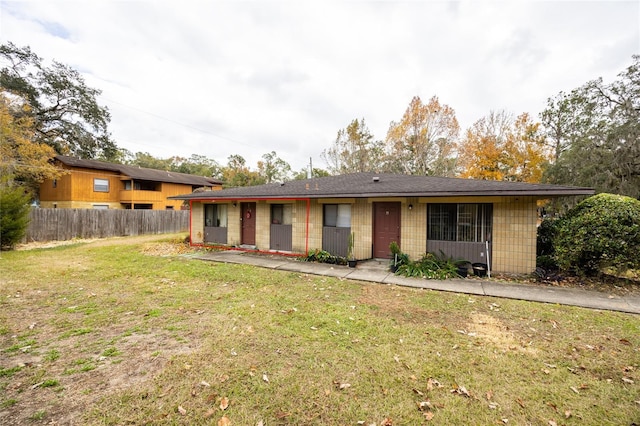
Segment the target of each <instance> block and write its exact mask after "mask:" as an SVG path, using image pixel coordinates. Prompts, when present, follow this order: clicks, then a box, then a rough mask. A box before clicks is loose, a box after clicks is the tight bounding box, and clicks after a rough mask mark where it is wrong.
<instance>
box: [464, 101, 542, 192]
mask: <svg viewBox="0 0 640 426" xmlns="http://www.w3.org/2000/svg"><path fill="white" fill-rule="evenodd" d="M547 151H548V150H547V149H546V147H545V145H544V139H543V138H542V136H541V134H540V131H539V124H538V123H534V122H532V121H531V118H530V117H529V115H528V114H527V113H523V114H521V115H519V116H518V117H517V118H515V119H514V118H513V116H512V115H511V114H509V113H507V112H505V111H499V112H494V111H492V112H490V113H489V115H488V116H486V117H483V118H481V119H480V120H478V121H476V122H475V123H474V124H473V126H472V127H471V128H469V129H468V130H467V133H466V136H465V138H464V139H463V141H462V143H461V148H460V156H459V157H458V165H459V167H460V168H461V170H462V171H461V173H460V176H461V177H465V178H474V179H485V180H504V181H516V182H540V180H541V179H542V173H543V171H544V167H545V165H546V163H547V161H548V153H547Z"/></svg>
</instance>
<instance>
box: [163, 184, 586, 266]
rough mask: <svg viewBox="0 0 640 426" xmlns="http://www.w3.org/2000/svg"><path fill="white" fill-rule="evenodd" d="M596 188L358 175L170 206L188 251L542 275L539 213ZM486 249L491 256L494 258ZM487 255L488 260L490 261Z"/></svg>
mask: <svg viewBox="0 0 640 426" xmlns="http://www.w3.org/2000/svg"><path fill="white" fill-rule="evenodd" d="M593 193H594V191H593V190H592V189H590V188H579V187H571V186H558V185H548V184H529V183H520V182H498V181H488V180H471V179H457V178H445V177H434V176H410V175H397V174H385V173H353V174H346V175H340V176H331V177H322V178H313V179H306V180H297V181H289V182H284V183H275V184H267V185H260V186H251V187H238V188H231V189H224V190H221V191H215V192H205V193H191V194H185V195H180V196H177V197H172V198H175V199H179V200H188V201H189V204H190V207H191V218H190V234H191V235H190V236H191V244H193V245H202V246H208V245H210V246H226V247H233V248H237V249H246V250H259V251H267V252H276V253H283V254H300V255H305V254H307V253H308V252H309V251H310V250H313V249H323V250H326V251H328V252H330V253H332V254H335V255H341V256H344V255H346V253H347V245H348V241H349V236H350V234H351V233H353V236H354V241H355V244H354V254H355V257H356V258H357V259H360V260H362V259H370V258H390V256H391V254H390V250H389V244H390V243H391V242H394V241H395V242H397V243H398V244H399V245H400V248H401V250H402V251H403V252H405V253H407V254H408V255H409V256H410V257H411V258H412V259H417V258H419V257H420V256H422V255H423V254H424V253H426V252H434V253H439V252H440V251H442V252H443V253H445V254H446V255H448V256H452V257H454V258H457V259H466V260H468V261H470V262H481V263H489V262H490V266H491V269H492V270H493V271H496V272H504V273H530V272H532V271H533V270H534V269H535V266H536V227H537V220H538V215H537V204H536V202H537V201H538V200H541V199H549V198H553V197H559V196H584V195H591V194H593ZM487 247H488V250H487ZM487 255H488V257H489V260H487Z"/></svg>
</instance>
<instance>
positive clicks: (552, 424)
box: [549, 420, 558, 426]
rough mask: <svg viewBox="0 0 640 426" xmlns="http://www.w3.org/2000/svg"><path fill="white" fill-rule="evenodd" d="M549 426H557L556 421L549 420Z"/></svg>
mask: <svg viewBox="0 0 640 426" xmlns="http://www.w3.org/2000/svg"><path fill="white" fill-rule="evenodd" d="M549 426H558V423H556V422H554V421H553V420H549Z"/></svg>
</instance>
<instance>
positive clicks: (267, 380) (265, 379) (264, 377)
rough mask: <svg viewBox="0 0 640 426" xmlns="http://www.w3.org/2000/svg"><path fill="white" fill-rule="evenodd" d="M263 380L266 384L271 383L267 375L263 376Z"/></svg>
mask: <svg viewBox="0 0 640 426" xmlns="http://www.w3.org/2000/svg"><path fill="white" fill-rule="evenodd" d="M262 380H264V381H265V382H267V383H269V377H268V376H267V373H263V374H262Z"/></svg>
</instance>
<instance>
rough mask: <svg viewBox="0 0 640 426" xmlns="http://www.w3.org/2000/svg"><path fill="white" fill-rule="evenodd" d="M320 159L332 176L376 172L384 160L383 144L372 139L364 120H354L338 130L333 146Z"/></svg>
mask: <svg viewBox="0 0 640 426" xmlns="http://www.w3.org/2000/svg"><path fill="white" fill-rule="evenodd" d="M322 159H323V160H324V161H325V162H326V163H327V165H328V167H329V172H330V173H331V174H334V175H340V174H345V173H356V172H373V171H378V170H380V169H381V167H382V163H383V159H384V144H383V143H382V142H381V141H376V140H375V139H374V137H373V135H372V134H371V132H370V131H369V128H368V127H367V125H366V123H365V121H364V118H362V119H360V120H358V119H354V120H353V121H351V123H350V124H349V125H348V126H347V127H346V128H345V129H340V130H338V135H337V136H336V140H335V142H334V143H333V145H332V146H331V147H330V148H329V149H326V150H324V151H323V152H322Z"/></svg>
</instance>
